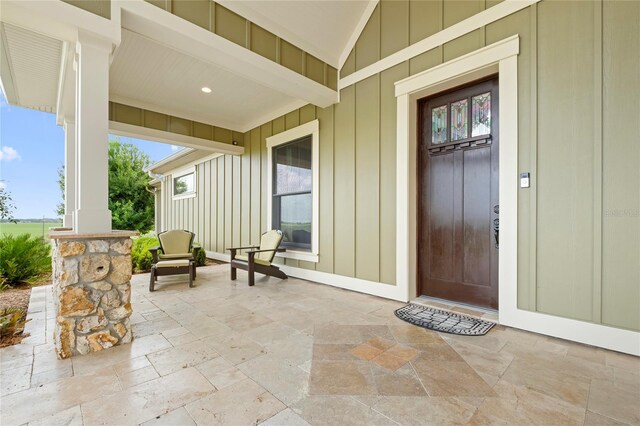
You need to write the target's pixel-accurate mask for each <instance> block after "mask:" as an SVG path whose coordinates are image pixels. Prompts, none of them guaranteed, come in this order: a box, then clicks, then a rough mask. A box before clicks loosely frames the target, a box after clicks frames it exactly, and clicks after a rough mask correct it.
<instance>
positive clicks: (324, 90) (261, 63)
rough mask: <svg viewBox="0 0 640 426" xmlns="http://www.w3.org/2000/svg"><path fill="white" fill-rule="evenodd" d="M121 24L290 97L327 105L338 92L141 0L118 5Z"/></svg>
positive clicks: (131, 0) (323, 105)
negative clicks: (121, 10)
mask: <svg viewBox="0 0 640 426" xmlns="http://www.w3.org/2000/svg"><path fill="white" fill-rule="evenodd" d="M122 8H123V15H122V24H123V26H124V27H125V28H127V29H129V30H132V31H134V32H137V33H138V34H141V35H144V36H146V37H149V38H151V39H153V40H154V41H156V42H159V43H161V44H164V45H165V46H168V47H171V48H173V49H175V50H178V51H180V52H183V53H185V54H187V55H190V56H192V57H194V58H197V59H200V60H202V61H204V62H207V63H210V64H213V65H216V66H218V67H221V68H223V69H226V70H228V71H230V72H233V73H235V74H236V75H240V76H242V77H244V78H247V79H249V80H251V81H254V82H256V83H259V84H261V85H264V86H265V87H268V88H271V89H273V90H276V91H278V92H280V93H283V94H285V95H288V96H290V97H292V98H294V99H303V100H305V101H307V102H309V103H312V104H315V105H318V106H321V107H323V108H324V107H327V106H329V105H332V104H334V103H335V102H337V101H338V92H337V91H335V90H331V89H329V88H328V87H325V86H323V85H322V84H319V83H316V82H315V81H313V80H310V79H309V78H307V77H305V76H302V75H300V74H298V73H296V72H294V71H291V70H289V69H287V68H285V67H283V66H281V65H279V64H276V63H275V62H272V61H271V60H269V59H267V58H264V57H262V56H260V55H258V54H256V53H254V52H251V51H250V50H247V49H245V48H243V47H241V46H238V45H236V44H235V43H232V42H230V41H229V40H226V39H224V38H222V37H220V36H217V35H216V34H213V33H211V32H209V31H207V30H205V29H203V28H200V27H198V26H196V25H193V24H191V23H190V22H188V21H185V20H184V19H181V18H179V17H177V16H174V15H171V14H169V13H167V12H166V11H164V10H162V9H160V8H158V7H156V6H153V5H151V4H149V3H147V2H145V1H143V0H129V1H127V2H125V3H123V4H122Z"/></svg>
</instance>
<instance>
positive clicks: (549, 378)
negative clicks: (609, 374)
mask: <svg viewBox="0 0 640 426" xmlns="http://www.w3.org/2000/svg"><path fill="white" fill-rule="evenodd" d="M557 365H561V364H557ZM557 365H556V366H557ZM553 366H554V364H553V363H552V362H551V360H549V364H548V365H547V366H545V363H544V362H541V361H539V362H534V361H532V360H530V359H522V358H516V359H514V360H513V362H512V363H511V365H509V367H508V368H507V370H506V371H505V372H504V374H503V375H502V379H503V380H506V381H508V382H509V383H512V384H514V385H521V386H527V387H529V388H531V389H534V390H537V391H539V392H541V393H544V394H546V395H549V396H553V397H556V398H559V399H562V400H564V401H566V402H569V403H571V404H574V405H578V406H580V407H582V408H584V407H586V406H587V398H588V396H589V385H590V380H589V379H587V378H584V377H581V376H578V377H577V376H574V375H572V374H570V371H569V370H568V369H567V370H559V369H557V368H553ZM567 367H568V366H567Z"/></svg>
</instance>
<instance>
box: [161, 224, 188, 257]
mask: <svg viewBox="0 0 640 426" xmlns="http://www.w3.org/2000/svg"><path fill="white" fill-rule="evenodd" d="M195 236H196V234H194V233H193V232H190V231H184V230H182V229H174V230H171V231H165V232H161V233H159V234H158V241H160V248H162V253H164V254H187V253H191V250H192V249H193V239H194V238H195Z"/></svg>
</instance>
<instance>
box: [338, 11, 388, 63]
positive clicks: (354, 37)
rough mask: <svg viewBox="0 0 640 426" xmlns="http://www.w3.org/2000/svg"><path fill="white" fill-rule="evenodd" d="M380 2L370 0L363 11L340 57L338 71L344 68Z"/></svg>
mask: <svg viewBox="0 0 640 426" xmlns="http://www.w3.org/2000/svg"><path fill="white" fill-rule="evenodd" d="M379 2H380V0H370V1H369V4H368V5H367V8H366V9H365V10H364V12H362V16H361V17H360V21H359V22H358V25H357V26H356V27H355V28H354V29H353V33H352V34H351V37H349V41H348V42H347V45H346V46H344V49H342V53H341V54H340V59H339V60H338V67H337V68H338V71H339V70H341V69H342V66H343V65H344V63H345V62H346V61H347V58H348V57H349V54H350V53H351V51H352V50H353V48H354V47H355V46H356V43H357V42H358V38H360V34H362V31H364V27H366V26H367V22H369V19H370V18H371V15H372V14H373V11H374V10H376V6H377V5H378V3H379Z"/></svg>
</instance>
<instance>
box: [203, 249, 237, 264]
mask: <svg viewBox="0 0 640 426" xmlns="http://www.w3.org/2000/svg"><path fill="white" fill-rule="evenodd" d="M204 253H205V254H206V255H207V257H208V258H209V259H213V260H219V261H220V262H231V256H230V255H228V254H224V253H218V252H215V251H209V250H205V251H204Z"/></svg>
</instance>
